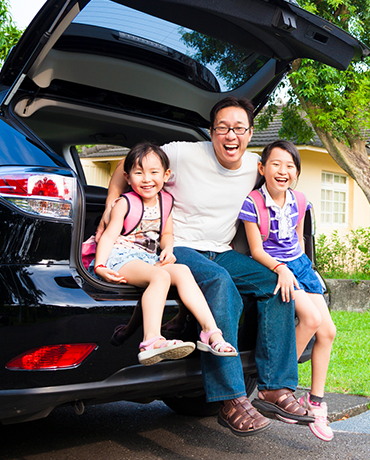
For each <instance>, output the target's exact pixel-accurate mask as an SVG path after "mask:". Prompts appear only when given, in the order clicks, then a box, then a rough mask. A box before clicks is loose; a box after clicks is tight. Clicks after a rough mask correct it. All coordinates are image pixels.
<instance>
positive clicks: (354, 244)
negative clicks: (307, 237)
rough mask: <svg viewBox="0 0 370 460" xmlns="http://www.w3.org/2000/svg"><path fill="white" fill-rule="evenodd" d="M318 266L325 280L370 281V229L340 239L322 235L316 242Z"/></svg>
mask: <svg viewBox="0 0 370 460" xmlns="http://www.w3.org/2000/svg"><path fill="white" fill-rule="evenodd" d="M316 266H317V268H318V270H319V271H320V272H321V274H322V275H323V276H324V278H355V279H370V228H362V227H360V228H358V229H357V230H351V231H350V232H349V233H348V234H346V235H344V236H343V237H339V235H338V231H337V230H335V231H334V232H333V233H332V234H331V236H330V237H328V236H326V235H324V234H321V235H319V236H318V238H317V240H316Z"/></svg>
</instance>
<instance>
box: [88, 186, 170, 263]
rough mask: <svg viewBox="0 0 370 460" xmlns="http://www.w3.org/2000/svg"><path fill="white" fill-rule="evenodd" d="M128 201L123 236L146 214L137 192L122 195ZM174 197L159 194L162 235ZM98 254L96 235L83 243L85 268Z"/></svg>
mask: <svg viewBox="0 0 370 460" xmlns="http://www.w3.org/2000/svg"><path fill="white" fill-rule="evenodd" d="M122 196H123V197H124V198H126V200H127V204H128V210H127V213H126V216H125V220H124V222H123V232H122V234H123V235H128V234H129V233H131V232H132V231H134V230H135V228H136V227H137V226H138V225H139V223H140V221H141V219H142V217H143V213H144V204H143V200H142V199H141V197H140V196H139V195H138V194H137V193H135V192H128V193H124V194H123V195H122ZM173 201H174V200H173V196H172V195H171V194H170V193H168V192H165V191H163V190H161V191H160V192H159V203H160V208H161V229H160V231H161V235H162V233H163V230H164V228H165V226H166V222H167V219H168V217H169V215H170V214H171V211H172V207H173ZM95 252H96V243H95V235H92V236H90V238H89V239H87V240H86V241H84V242H83V243H82V263H83V265H84V267H85V268H86V269H87V268H89V265H90V263H91V262H92V260H93V259H94V257H95Z"/></svg>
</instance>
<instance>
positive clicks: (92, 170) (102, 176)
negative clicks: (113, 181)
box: [81, 157, 123, 188]
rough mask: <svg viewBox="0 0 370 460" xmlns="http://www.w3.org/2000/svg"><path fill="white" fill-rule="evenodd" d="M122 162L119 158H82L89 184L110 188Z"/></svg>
mask: <svg viewBox="0 0 370 460" xmlns="http://www.w3.org/2000/svg"><path fill="white" fill-rule="evenodd" d="M122 158H123V157H122ZM120 160H121V158H119V157H104V158H93V159H91V158H81V164H82V167H83V170H84V173H85V177H86V182H87V184H88V185H98V186H100V187H106V188H108V184H109V181H110V178H111V177H112V174H113V172H114V170H115V169H116V167H117V164H118V162H119V161H120Z"/></svg>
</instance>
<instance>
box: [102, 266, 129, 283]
mask: <svg viewBox="0 0 370 460" xmlns="http://www.w3.org/2000/svg"><path fill="white" fill-rule="evenodd" d="M95 273H96V274H97V275H98V276H100V278H102V279H103V280H104V281H107V282H108V283H114V284H123V283H127V281H126V280H125V278H124V276H123V275H120V274H119V273H118V272H115V271H114V270H111V269H110V268H107V267H98V268H97V269H96V270H95Z"/></svg>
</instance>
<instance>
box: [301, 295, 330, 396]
mask: <svg viewBox="0 0 370 460" xmlns="http://www.w3.org/2000/svg"><path fill="white" fill-rule="evenodd" d="M308 296H309V298H310V300H311V301H312V302H313V303H314V304H315V306H316V308H317V310H318V311H319V312H320V314H321V318H322V321H321V325H320V327H319V328H318V330H317V332H316V340H315V344H314V346H313V349H312V357H311V368H312V383H311V394H314V395H316V396H320V397H323V396H324V391H325V381H326V374H327V372H328V366H329V361H330V353H331V347H332V345H333V341H334V338H335V333H336V328H335V325H334V323H333V320H332V319H331V316H330V313H329V310H328V307H327V305H326V303H325V300H324V297H323V296H322V295H321V294H308Z"/></svg>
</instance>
